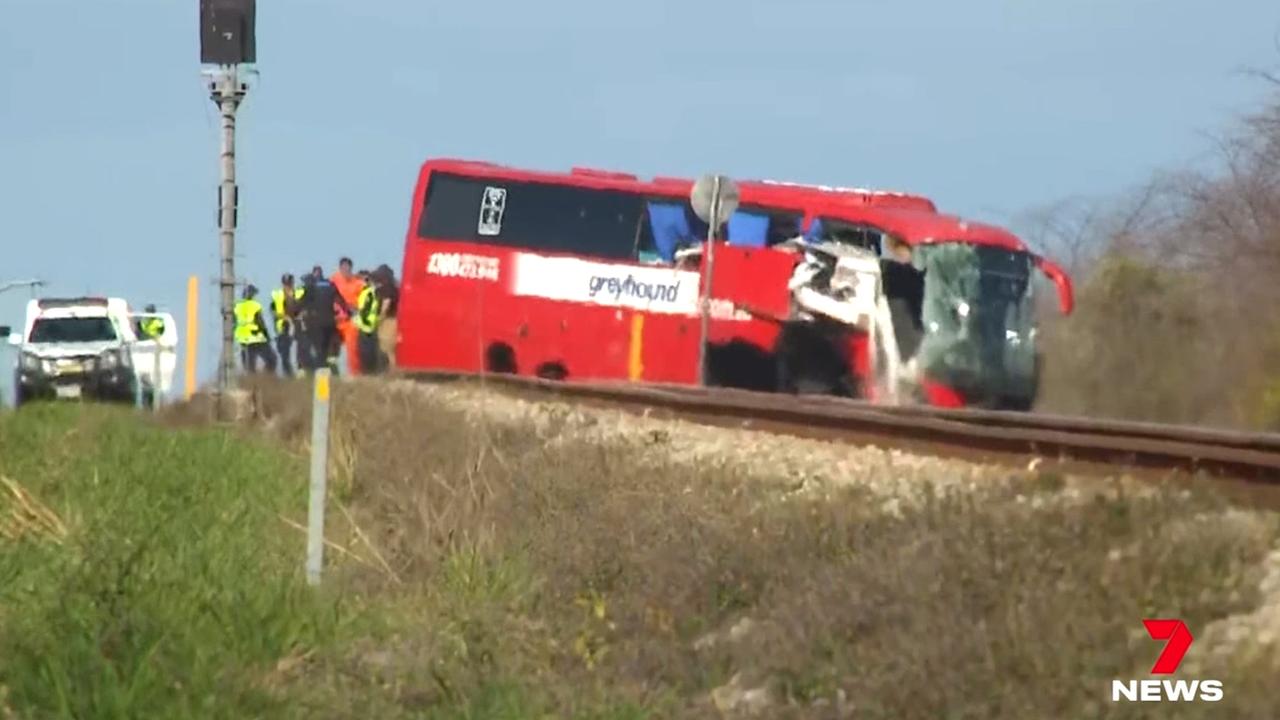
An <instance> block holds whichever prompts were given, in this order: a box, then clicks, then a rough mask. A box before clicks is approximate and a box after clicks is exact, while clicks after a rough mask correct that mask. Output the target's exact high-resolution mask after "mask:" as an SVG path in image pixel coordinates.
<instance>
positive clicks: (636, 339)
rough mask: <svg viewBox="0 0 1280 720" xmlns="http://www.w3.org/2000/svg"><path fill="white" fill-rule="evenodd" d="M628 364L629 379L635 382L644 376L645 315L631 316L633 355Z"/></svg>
mask: <svg viewBox="0 0 1280 720" xmlns="http://www.w3.org/2000/svg"><path fill="white" fill-rule="evenodd" d="M627 360H628V362H627V377H629V378H630V379H631V380H632V381H633V382H634V381H636V380H639V379H640V378H641V377H643V376H644V314H643V313H636V314H634V315H632V316H631V354H630V357H628V359H627Z"/></svg>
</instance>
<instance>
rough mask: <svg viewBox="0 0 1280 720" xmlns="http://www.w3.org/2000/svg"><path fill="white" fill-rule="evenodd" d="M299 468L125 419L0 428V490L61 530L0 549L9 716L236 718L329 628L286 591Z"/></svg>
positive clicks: (307, 599)
mask: <svg viewBox="0 0 1280 720" xmlns="http://www.w3.org/2000/svg"><path fill="white" fill-rule="evenodd" d="M302 472H303V466H302V464H301V463H300V462H298V461H297V460H296V459H295V458H293V457H290V456H288V455H286V454H284V453H281V452H279V451H275V450H273V449H271V448H269V447H265V446H263V445H261V444H259V443H255V442H250V441H246V440H243V439H237V438H235V437H233V436H231V435H229V434H227V433H223V432H217V431H211V430H203V431H183V432H171V431H164V430H161V429H158V428H155V427H151V426H148V425H145V424H143V423H142V422H140V421H138V420H137V419H135V418H134V417H132V416H130V415H128V414H127V411H119V410H114V409H108V408H98V407H85V408H84V409H83V410H80V409H78V408H67V407H32V408H30V409H24V411H23V412H21V413H18V414H16V415H14V416H9V417H5V418H4V419H2V420H0V474H3V475H5V476H7V477H9V478H10V479H12V480H14V481H16V482H18V483H20V484H21V485H22V486H23V487H25V488H26V489H27V490H28V491H29V492H30V493H32V494H33V495H35V496H36V497H38V498H40V499H41V500H42V501H43V502H44V503H45V504H46V505H48V506H49V507H50V508H52V509H53V510H54V511H55V512H56V513H58V514H59V515H60V516H61V517H62V518H63V519H64V522H66V524H67V525H68V526H69V529H70V535H69V537H68V539H67V541H66V542H65V543H64V544H63V545H61V546H59V545H56V544H53V543H50V542H48V541H46V540H42V539H41V538H39V537H34V538H32V537H28V538H26V539H24V540H22V541H21V542H19V543H17V544H6V545H2V546H0V578H2V579H3V581H2V582H0V607H2V608H3V610H2V611H0V612H2V617H3V623H0V684H3V685H5V686H6V687H7V689H8V695H9V700H8V702H9V703H10V704H11V705H12V706H13V708H14V709H15V710H16V711H18V713H19V714H20V716H21V717H67V718H71V717H76V718H133V717H209V718H220V717H226V718H233V717H235V718H244V717H254V716H260V715H261V714H264V713H269V712H278V711H280V710H281V709H282V706H281V705H280V704H279V703H278V701H277V699H276V698H273V697H272V696H271V694H270V693H269V692H267V691H266V689H265V688H264V687H261V684H260V682H259V680H260V679H261V678H263V677H265V676H266V674H267V673H268V672H269V671H270V670H271V668H272V667H274V665H275V663H276V662H277V661H278V660H280V659H281V658H283V657H285V656H286V655H288V654H289V653H291V652H293V651H294V650H296V649H299V648H302V649H305V648H309V647H315V646H317V645H321V644H324V643H326V642H328V641H330V640H331V639H332V638H333V637H334V636H335V633H337V632H338V631H339V630H340V628H341V625H342V623H343V621H344V620H345V619H346V615H345V613H344V611H343V610H342V607H341V605H340V604H339V603H338V602H337V600H336V599H334V598H331V597H325V596H324V595H317V594H315V593H312V592H309V591H308V588H307V587H306V586H305V584H304V583H303V582H302V577H301V573H300V568H301V564H302V558H303V547H304V543H303V539H302V537H301V534H299V535H297V536H288V535H284V534H282V533H280V532H279V526H280V525H281V524H282V523H281V521H280V520H279V519H278V518H277V513H286V514H288V515H291V516H295V517H297V516H300V509H302V508H305V495H304V493H303V492H302V487H303V485H302V483H300V482H298V481H297V478H299V477H301V473H302Z"/></svg>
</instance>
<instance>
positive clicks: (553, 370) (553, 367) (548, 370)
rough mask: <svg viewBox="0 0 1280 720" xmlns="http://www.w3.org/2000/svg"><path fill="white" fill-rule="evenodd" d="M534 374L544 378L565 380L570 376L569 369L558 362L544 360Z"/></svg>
mask: <svg viewBox="0 0 1280 720" xmlns="http://www.w3.org/2000/svg"><path fill="white" fill-rule="evenodd" d="M534 374H536V375H537V376H538V377H540V378H542V379H543V380H564V379H565V378H567V377H569V371H568V370H567V369H565V366H564V365H562V364H560V363H558V362H544V363H542V364H541V365H539V366H538V369H537V370H535V371H534Z"/></svg>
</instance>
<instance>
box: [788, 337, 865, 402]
mask: <svg viewBox="0 0 1280 720" xmlns="http://www.w3.org/2000/svg"><path fill="white" fill-rule="evenodd" d="M776 358H777V359H776V363H777V365H776V367H777V385H776V387H777V391H778V392H781V393H787V394H791V395H845V396H847V395H849V394H850V391H851V388H850V387H849V386H850V383H849V382H848V370H847V368H846V363H845V358H844V356H843V354H842V353H840V351H839V350H838V349H837V348H836V346H835V344H834V343H833V342H831V340H830V339H829V338H828V337H827V336H826V334H825V333H824V332H822V329H821V328H820V327H818V326H817V325H814V324H812V323H788V324H787V325H784V326H783V328H782V333H781V334H780V335H779V337H778V345H777V352H776Z"/></svg>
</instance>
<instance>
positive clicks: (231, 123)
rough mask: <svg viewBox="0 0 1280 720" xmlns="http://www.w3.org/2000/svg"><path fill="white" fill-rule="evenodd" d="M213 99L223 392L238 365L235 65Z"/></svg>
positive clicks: (240, 94)
mask: <svg viewBox="0 0 1280 720" xmlns="http://www.w3.org/2000/svg"><path fill="white" fill-rule="evenodd" d="M212 91H213V92H212V98H213V102H214V103H215V104H216V105H217V106H218V109H219V110H220V111H221V113H222V154H221V160H222V162H221V165H222V182H221V184H220V185H219V186H218V205H219V209H218V233H219V237H220V239H221V249H222V277H221V279H220V285H221V288H222V358H221V361H220V362H219V364H218V392H219V395H224V394H225V393H226V392H227V390H229V389H230V387H231V376H232V373H233V372H234V368H235V357H236V356H235V327H236V325H235V316H234V307H235V302H236V296H235V293H236V274H235V249H236V240H235V235H236V230H235V227H236V208H237V206H238V205H239V202H238V198H237V196H236V195H237V188H236V110H237V109H238V108H239V106H240V103H241V102H242V101H243V100H244V96H245V85H244V84H242V83H241V82H240V79H239V77H238V74H237V68H236V66H235V65H228V66H225V67H224V68H223V71H222V73H221V74H220V75H219V76H218V79H217V80H215V81H214V84H213V87H212Z"/></svg>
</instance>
